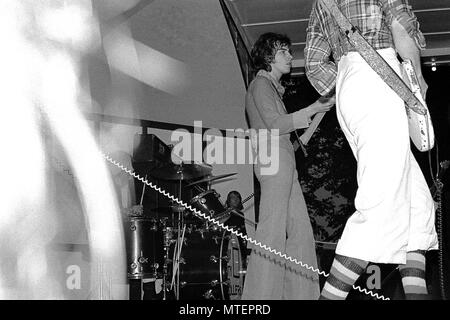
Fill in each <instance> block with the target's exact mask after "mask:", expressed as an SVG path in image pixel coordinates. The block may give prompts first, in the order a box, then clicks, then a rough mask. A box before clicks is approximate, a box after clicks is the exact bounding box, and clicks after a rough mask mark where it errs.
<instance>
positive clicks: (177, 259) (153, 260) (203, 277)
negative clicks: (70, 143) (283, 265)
mask: <svg viewBox="0 0 450 320" xmlns="http://www.w3.org/2000/svg"><path fill="white" fill-rule="evenodd" d="M211 171H212V168H211V166H208V165H204V164H190V163H188V164H185V163H181V164H170V165H165V166H162V167H159V168H157V169H153V170H152V171H151V172H150V173H149V174H150V175H151V176H152V177H154V178H156V179H163V180H169V181H173V182H176V183H177V184H178V185H177V187H178V195H177V198H178V199H181V195H182V191H183V190H184V188H193V189H192V191H196V192H197V193H198V194H197V195H195V196H194V197H192V199H190V201H189V203H188V204H189V205H190V206H191V207H192V208H195V209H197V210H198V211H199V212H201V213H202V214H204V215H206V216H209V217H211V218H213V219H215V220H218V221H219V222H221V223H223V224H224V225H227V226H229V227H231V228H233V229H235V230H237V231H239V232H242V233H244V234H245V227H244V220H245V218H244V217H243V215H242V214H239V213H238V212H236V211H235V210H233V209H232V208H227V207H226V206H225V205H224V204H223V203H222V201H221V200H220V195H219V194H218V193H217V192H216V190H214V189H211V184H212V182H213V181H216V180H220V179H224V178H227V177H231V176H233V175H235V173H231V174H224V175H220V176H213V175H211ZM198 179H200V180H198ZM186 183H188V184H186ZM183 184H184V187H183ZM205 184H206V189H205V188H204V187H202V186H204V185H205ZM154 211H156V212H157V215H156V216H157V218H155V217H153V216H148V215H145V214H143V215H138V214H137V215H129V216H128V217H129V221H128V223H129V230H128V233H126V234H127V259H128V260H127V263H128V278H129V279H141V280H143V279H153V280H155V281H156V280H159V281H160V283H162V284H161V292H162V296H161V299H163V300H166V299H175V300H190V299H215V300H239V299H240V297H241V294H242V289H243V285H244V277H245V272H246V258H247V249H246V242H245V240H243V239H242V238H240V237H238V236H236V235H235V234H233V233H231V232H229V231H227V230H225V229H223V228H220V227H219V226H217V225H216V224H214V223H211V222H208V221H207V219H204V218H201V217H199V216H198V215H197V214H196V213H195V212H194V211H191V210H189V209H187V208H186V207H184V206H181V205H179V204H178V203H176V202H175V201H174V202H171V205H170V207H169V208H160V209H158V208H157V209H154Z"/></svg>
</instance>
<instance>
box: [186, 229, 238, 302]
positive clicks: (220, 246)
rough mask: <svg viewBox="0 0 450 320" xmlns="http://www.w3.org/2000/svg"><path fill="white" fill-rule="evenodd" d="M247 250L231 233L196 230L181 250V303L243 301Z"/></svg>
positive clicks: (188, 236) (187, 237)
mask: <svg viewBox="0 0 450 320" xmlns="http://www.w3.org/2000/svg"><path fill="white" fill-rule="evenodd" d="M242 252H243V250H241V244H240V241H239V239H238V237H237V236H236V235H234V234H232V233H229V232H228V231H224V232H221V231H211V230H206V231H204V230H203V231H202V230H200V231H199V230H196V231H194V232H192V233H190V234H187V236H186V241H185V244H184V245H183V248H182V250H181V257H182V259H181V262H182V263H181V273H180V299H181V300H190V299H194V300H198V299H212V300H240V299H241V295H242V289H243V287H244V276H245V270H244V264H243V261H244V259H243V256H242Z"/></svg>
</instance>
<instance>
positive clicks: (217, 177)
mask: <svg viewBox="0 0 450 320" xmlns="http://www.w3.org/2000/svg"><path fill="white" fill-rule="evenodd" d="M235 174H236V172H234V173H227V174H222V175H220V176H208V177H206V178H203V179H201V180H198V181H195V182H192V183H190V184H188V185H187V186H186V187H190V186H193V185H195V184H198V183H202V182H211V181H214V180H217V179H222V178H226V177H231V176H234V175H235Z"/></svg>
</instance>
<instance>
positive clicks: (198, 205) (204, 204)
mask: <svg viewBox="0 0 450 320" xmlns="http://www.w3.org/2000/svg"><path fill="white" fill-rule="evenodd" d="M219 197H220V195H219V194H218V193H217V192H216V191H215V190H213V189H212V190H207V191H205V192H202V193H200V194H198V195H196V196H195V197H193V198H192V199H191V201H190V205H191V206H192V207H193V208H195V209H197V210H198V211H200V212H202V213H204V214H205V215H207V216H210V217H211V218H217V219H218V220H219V221H220V222H225V221H226V220H227V219H228V218H229V213H228V214H223V213H224V212H225V211H226V208H225V206H224V205H223V204H222V202H221V201H220V199H219Z"/></svg>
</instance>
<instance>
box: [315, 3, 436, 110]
mask: <svg viewBox="0 0 450 320" xmlns="http://www.w3.org/2000/svg"><path fill="white" fill-rule="evenodd" d="M318 1H319V5H320V6H321V7H322V8H323V9H324V10H325V11H326V12H328V13H329V14H330V15H331V16H333V17H334V19H335V20H336V22H337V23H338V25H339V27H340V28H341V29H342V31H343V32H344V33H345V35H346V36H347V39H348V41H349V42H350V44H351V45H352V46H353V47H354V48H355V49H356V50H358V52H359V54H360V55H361V56H362V57H363V59H364V60H365V61H366V62H367V63H368V64H369V66H370V67H372V69H373V70H374V71H375V72H376V73H377V74H378V75H379V76H380V77H381V78H382V79H383V80H384V82H386V84H387V85H388V86H389V87H391V89H392V90H394V91H395V92H396V93H397V95H398V96H399V97H400V98H401V99H402V100H403V101H405V103H406V106H407V107H408V108H410V109H411V110H413V111H414V112H416V113H418V114H420V115H426V114H427V109H426V108H425V107H424V106H423V104H422V103H421V102H420V101H419V99H417V97H416V96H415V95H414V93H413V92H412V91H411V89H410V88H409V87H408V85H407V84H405V82H404V81H403V79H402V78H400V76H399V75H398V74H397V73H396V72H395V71H394V70H393V69H392V67H391V66H390V65H389V64H388V63H387V62H386V61H385V60H384V59H383V57H381V56H380V54H379V53H378V52H377V51H376V50H375V49H374V48H373V47H372V46H371V45H370V43H369V42H367V40H366V39H365V38H364V37H363V36H362V35H361V33H360V31H359V30H358V28H357V27H355V26H353V25H352V24H351V22H350V21H349V20H348V19H347V17H346V16H344V14H343V13H342V11H341V10H340V9H339V7H338V6H337V4H336V2H335V0H318Z"/></svg>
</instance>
